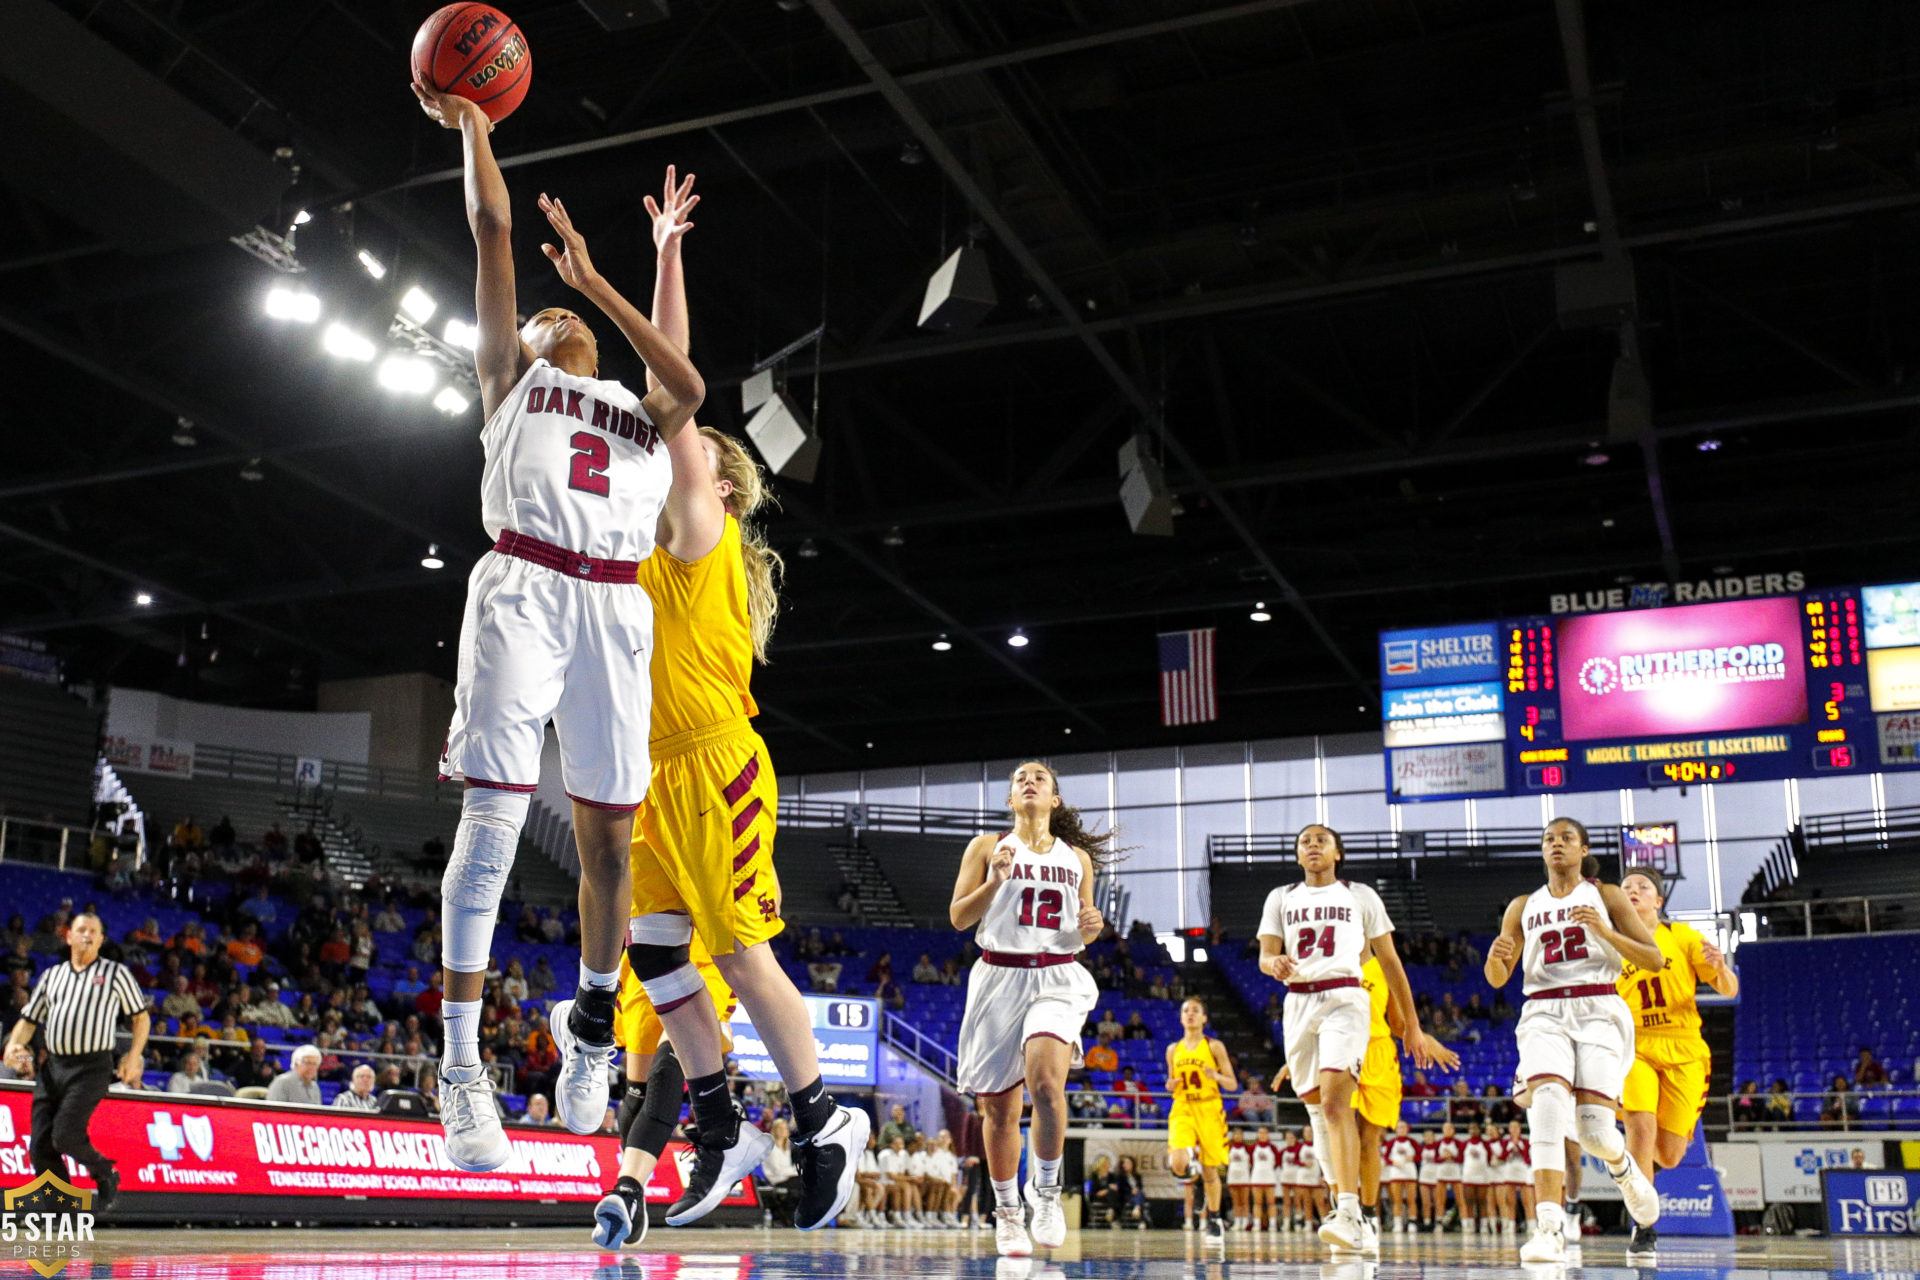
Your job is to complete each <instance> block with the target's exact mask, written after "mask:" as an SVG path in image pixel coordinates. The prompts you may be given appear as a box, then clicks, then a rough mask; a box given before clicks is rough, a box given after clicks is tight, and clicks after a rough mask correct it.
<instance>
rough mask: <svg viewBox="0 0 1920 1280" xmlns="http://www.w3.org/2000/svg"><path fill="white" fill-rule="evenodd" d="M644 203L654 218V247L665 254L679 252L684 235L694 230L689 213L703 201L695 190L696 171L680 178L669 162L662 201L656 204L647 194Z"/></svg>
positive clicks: (664, 255)
mask: <svg viewBox="0 0 1920 1280" xmlns="http://www.w3.org/2000/svg"><path fill="white" fill-rule="evenodd" d="M642 203H644V204H645V205H646V206H647V216H648V217H649V218H652V219H653V247H654V249H655V250H656V251H657V252H658V253H659V254H660V256H661V257H663V258H665V257H668V256H670V255H672V254H676V253H678V252H680V240H681V238H682V237H683V236H685V235H686V234H687V232H689V231H691V230H693V224H692V223H691V222H688V221H687V215H688V214H690V213H692V212H693V206H695V205H697V204H699V203H700V197H699V196H696V195H694V194H693V175H692V174H688V175H687V176H686V180H685V181H680V180H678V178H677V175H676V173H675V171H674V167H673V166H672V165H668V166H667V183H666V187H665V188H664V190H663V191H662V192H661V195H660V202H659V203H658V204H655V203H654V200H653V197H652V196H648V197H647V198H646V199H645V200H644V201H643V202H642Z"/></svg>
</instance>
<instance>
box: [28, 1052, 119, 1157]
mask: <svg viewBox="0 0 1920 1280" xmlns="http://www.w3.org/2000/svg"><path fill="white" fill-rule="evenodd" d="M112 1083H113V1054H111V1053H81V1054H49V1055H48V1056H47V1061H46V1066H45V1068H44V1069H43V1070H42V1071H41V1073H40V1078H39V1080H37V1081H35V1082H34V1086H33V1142H32V1146H31V1148H30V1150H29V1154H30V1155H31V1157H32V1159H33V1170H34V1172H35V1173H44V1172H46V1171H47V1170H48V1169H51V1170H53V1171H54V1172H55V1173H57V1174H62V1175H64V1174H65V1173H66V1166H65V1165H63V1164H61V1163H60V1157H61V1156H63V1155H67V1156H72V1157H73V1158H74V1159H75V1160H76V1161H78V1162H79V1163H80V1164H81V1165H83V1166H84V1167H85V1168H86V1170H87V1172H88V1173H90V1174H92V1175H93V1176H94V1178H95V1179H96V1180H97V1179H98V1178H99V1177H100V1175H101V1174H103V1173H106V1172H109V1171H110V1170H111V1169H112V1168H113V1161H111V1160H109V1159H107V1158H106V1157H105V1156H104V1155H101V1154H100V1149H99V1148H98V1147H96V1146H94V1145H93V1139H91V1138H89V1137H88V1136H87V1124H88V1122H89V1121H91V1120H92V1119H93V1109H94V1108H95V1107H97V1106H99V1105H100V1100H101V1099H102V1098H104V1097H106V1096H107V1086H109V1085H111V1084H112Z"/></svg>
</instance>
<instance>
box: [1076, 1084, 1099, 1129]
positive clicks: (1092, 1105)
mask: <svg viewBox="0 0 1920 1280" xmlns="http://www.w3.org/2000/svg"><path fill="white" fill-rule="evenodd" d="M1067 1112H1068V1114H1069V1115H1071V1116H1072V1117H1073V1118H1074V1119H1075V1120H1077V1121H1080V1122H1081V1123H1083V1124H1089V1125H1092V1126H1094V1127H1095V1128H1098V1127H1099V1126H1101V1125H1103V1124H1105V1123H1106V1122H1107V1103H1106V1100H1105V1099H1104V1098H1102V1097H1101V1096H1100V1095H1099V1094H1097V1093H1095V1092H1093V1090H1092V1088H1091V1087H1088V1088H1084V1089H1080V1088H1073V1087H1071V1086H1069V1088H1068V1093H1067Z"/></svg>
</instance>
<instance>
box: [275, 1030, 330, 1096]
mask: <svg viewBox="0 0 1920 1280" xmlns="http://www.w3.org/2000/svg"><path fill="white" fill-rule="evenodd" d="M319 1076H320V1050H318V1049H316V1048H314V1047H313V1046H312V1045H310V1044H303V1045H301V1046H300V1047H299V1048H298V1049H295V1050H294V1051H293V1069H292V1070H290V1071H283V1072H281V1073H280V1074H279V1075H277V1076H275V1077H274V1078H273V1083H272V1084H269V1085H268V1086H267V1101H268V1102H282V1103H286V1102H299V1103H305V1104H306V1105H308V1106H310V1107H317V1106H320V1105H321V1097H320V1085H319V1084H318V1080H319Z"/></svg>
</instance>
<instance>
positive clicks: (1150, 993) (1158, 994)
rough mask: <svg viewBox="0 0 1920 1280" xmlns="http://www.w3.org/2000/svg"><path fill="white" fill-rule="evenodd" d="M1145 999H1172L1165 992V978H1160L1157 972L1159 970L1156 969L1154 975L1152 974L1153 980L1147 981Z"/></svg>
mask: <svg viewBox="0 0 1920 1280" xmlns="http://www.w3.org/2000/svg"><path fill="white" fill-rule="evenodd" d="M1147 999H1149V1000H1170V999H1172V996H1170V995H1169V994H1168V993H1167V983H1166V980H1165V979H1164V978H1162V977H1161V976H1160V974H1159V972H1158V971H1157V970H1156V971H1155V973H1154V975H1153V980H1152V981H1151V982H1149V983H1147Z"/></svg>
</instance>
